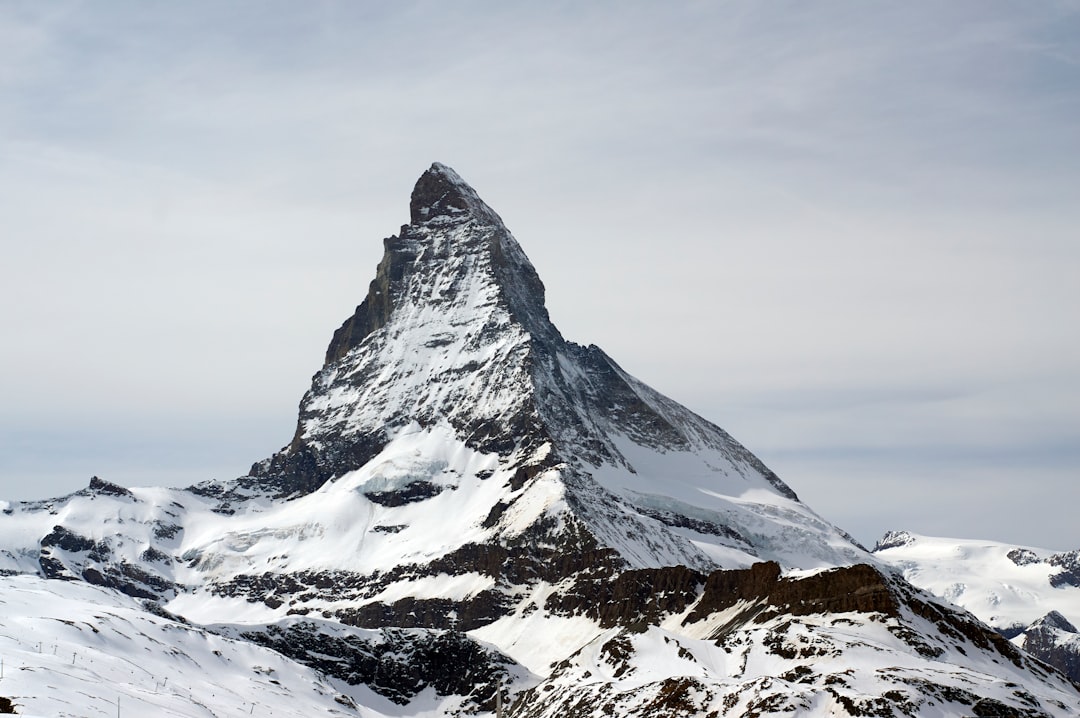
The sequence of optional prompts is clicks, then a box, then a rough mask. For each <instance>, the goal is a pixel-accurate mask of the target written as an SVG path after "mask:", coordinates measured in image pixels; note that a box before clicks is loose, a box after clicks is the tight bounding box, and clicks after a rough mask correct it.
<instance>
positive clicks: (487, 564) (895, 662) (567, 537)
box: [0, 164, 1080, 717]
mask: <svg viewBox="0 0 1080 718" xmlns="http://www.w3.org/2000/svg"><path fill="white" fill-rule="evenodd" d="M410 214H411V221H410V223H409V224H407V225H405V226H403V227H402V228H401V230H400V232H399V233H398V234H397V235H395V236H392V237H390V238H388V239H386V240H385V242H384V243H385V254H384V257H383V259H382V261H381V262H380V264H379V266H378V269H377V271H376V277H375V280H374V281H373V282H372V283H371V285H370V287H369V289H368V291H367V295H366V297H365V298H364V300H363V302H362V303H361V304H360V305H359V306H358V307H357V308H356V311H355V312H354V313H353V315H352V316H351V317H350V318H349V319H348V320H347V321H346V322H345V323H344V324H343V325H342V326H341V328H340V329H338V331H337V332H335V334H334V336H333V339H332V341H331V342H330V346H329V348H328V350H327V353H326V359H325V362H324V364H323V367H322V368H321V370H320V371H319V372H318V373H317V374H316V375H315V376H314V377H313V380H312V385H311V388H310V390H309V391H308V392H307V393H306V394H305V396H304V398H303V400H302V401H301V405H300V414H299V419H298V422H297V427H296V430H295V433H294V435H293V438H292V440H291V441H290V442H289V443H288V445H286V446H285V447H284V448H282V449H281V450H280V451H279V452H277V453H276V454H274V455H273V456H271V457H269V458H267V459H265V460H263V461H259V462H257V463H255V464H254V465H253V466H252V468H251V471H250V473H249V475H247V476H244V477H241V478H239V479H236V480H232V481H217V482H206V483H203V484H199V485H197V486H194V487H190V488H188V489H164V488H131V489H128V488H124V487H120V486H117V485H114V484H112V483H110V482H108V481H105V480H102V479H99V478H96V477H95V478H93V479H91V481H90V483H89V486H88V487H87V488H86V489H83V490H81V491H78V492H76V493H74V494H71V495H69V496H65V497H61V498H57V499H52V500H44V501H36V502H22V503H17V504H15V503H12V504H9V503H5V502H0V575H3V576H7V577H8V578H5V579H4V582H3V583H2V584H0V601H6V602H7V604H8V605H9V606H12V607H15V608H17V611H16V612H15V613H9V614H7V615H5V616H4V617H3V618H0V630H2V631H7V633H6V634H3V635H5V636H7V637H8V638H9V639H10V640H12V641H14V642H15V643H14V644H13V646H14V647H13V650H16V651H21V653H20V655H21V656H22V659H21V660H22V661H23V665H24V667H25V671H26V673H25V677H27V680H25V681H23V682H21V683H18V684H13V685H16V686H18V690H17V691H11V692H8V693H5V692H4V691H5V690H7V689H6V687H5V686H6V685H7V684H5V683H4V682H3V680H4V679H0V696H3V697H5V698H9V699H11V700H12V701H13V702H14V703H15V704H17V705H20V706H23V707H24V708H26V709H27V710H31V711H37V712H39V713H41V714H50V715H52V714H57V711H58V710H59V709H58V708H57V706H58V705H60V703H57V702H56V701H61V702H64V701H66V702H67V703H66V705H74V704H76V703H77V702H78V701H79V700H80V699H79V698H78V696H80V695H82V696H94V697H95V698H94V699H93V700H95V701H97V702H98V704H99V705H100V706H106V707H108V705H110V704H109V703H108V701H109V700H113V699H112V698H101V699H99V698H98V697H97V696H99V694H101V692H102V686H103V685H108V686H109V687H110V690H112V691H113V693H112V694H111V695H114V696H119V695H120V694H121V693H122V694H123V696H124V697H123V698H121V699H120V700H122V701H131V702H138V701H142V703H143V704H144V708H143V712H142V713H141V714H152V713H147V711H153V710H158V711H159V713H161V714H165V713H164V711H165V709H164V708H161V709H160V710H159V709H157V708H152V707H153V706H156V705H158V704H157V703H154V702H153V701H155V700H158V699H157V698H154V699H151V698H150V697H149V694H148V693H147V688H146V681H145V680H142V679H140V680H135V679H134V678H133V679H131V680H130V681H129V682H128V683H123V681H122V680H121V679H122V678H123V675H122V673H114V672H112V669H108V670H106V669H105V668H102V669H101V671H100V672H95V671H94V670H83V671H80V672H71V674H70V676H69V677H68V678H65V679H64V680H63V681H54V683H49V682H48V679H44V678H41V676H45V675H46V674H45V673H42V671H44V670H45V668H44V666H45V664H44V663H42V661H44V659H35V658H34V657H33V655H32V654H33V652H32V651H29V652H28V651H27V650H26V646H27V645H31V644H32V643H33V642H34V639H33V634H34V633H35V632H41V631H44V630H45V627H49V628H50V629H55V630H54V631H53V632H52V633H48V634H47V635H49V636H52V637H53V641H54V645H57V646H59V645H61V643H63V644H64V645H65V651H67V650H68V649H71V652H72V654H73V655H76V654H78V652H79V650H78V648H77V646H76V645H75V644H77V643H78V642H79V641H80V640H81V641H84V642H86V643H87V646H88V648H95V650H101V651H104V652H105V653H109V654H115V653H117V652H122V649H118V648H117V646H128V647H130V648H131V650H134V651H135V652H136V653H138V654H139V656H140V658H142V657H143V654H144V653H145V654H146V656H149V657H150V658H147V659H146V660H147V661H148V665H149V664H154V666H155V667H154V668H152V669H151V672H152V673H154V675H155V677H156V676H157V673H158V672H159V669H158V667H157V666H161V671H160V672H161V673H162V674H164V673H166V672H167V670H166V668H167V664H168V663H169V661H173V660H174V659H172V658H169V656H170V655H172V656H174V658H175V661H179V662H184V663H185V673H184V676H185V678H184V680H185V681H187V682H188V683H189V684H191V685H192V686H194V685H198V686H200V688H198V689H195V688H191V689H190V691H191V692H189V694H188V698H187V699H184V698H168V699H167V702H168V706H169V707H168V710H169V711H172V713H173V714H175V715H205V714H206V713H205V712H202V713H200V712H199V711H201V710H206V711H210V712H211V713H215V714H222V715H232V714H235V713H237V706H238V705H239V706H240V707H241V709H242V707H243V706H244V705H247V706H248V707H249V711H253V710H254V708H255V706H256V705H257V704H258V702H259V700H261V699H260V698H259V697H257V696H255V695H251V694H249V693H250V691H257V690H259V688H258V686H260V685H263V684H264V683H265V681H264V680H263V678H264V677H265V676H266V675H269V674H267V673H266V672H265V671H264V670H262V669H259V670H256V669H255V668H254V667H253V666H256V665H258V666H262V667H263V668H266V667H267V666H270V667H273V670H274V671H275V672H277V673H278V674H280V673H281V672H283V671H287V670H290V669H289V668H287V666H290V665H291V666H293V667H295V670H296V673H295V675H291V676H290V677H289V683H288V685H289V686H290V687H289V688H288V691H289V692H290V695H293V696H294V697H296V700H298V701H308V704H304V705H303V706H301V705H300V704H297V705H296V707H295V708H290V709H289V710H294V711H295V712H292V713H286V714H291V715H297V714H312V713H313V712H319V711H323V712H325V711H326V710H331V711H338V712H342V711H343V712H344V713H345V714H359V715H370V716H378V715H391V714H392V715H429V714H430V715H448V714H456V713H459V712H466V713H469V712H477V711H481V712H483V711H490V710H492V709H493V707H494V704H495V696H496V693H497V691H498V687H499V686H500V685H501V686H505V688H506V692H507V697H508V700H509V699H510V698H512V699H513V705H512V707H510V708H509V714H510V715H514V716H537V717H538V716H547V715H556V714H558V715H567V714H571V715H579V716H593V715H596V716H600V715H611V714H620V715H643V716H644V715H674V714H679V715H720V714H730V715H791V714H804V715H821V714H829V715H896V714H900V715H954V714H956V713H957V712H961V711H966V712H974V713H975V714H977V715H991V714H994V715H997V714H1003V715H1025V716H1027V715H1031V716H1036V715H1037V716H1043V715H1053V716H1075V715H1078V714H1080V709H1078V708H1077V706H1078V705H1080V693H1078V692H1077V690H1076V687H1075V686H1073V685H1072V684H1070V683H1069V682H1068V681H1067V680H1066V679H1065V678H1064V677H1062V676H1061V675H1060V674H1058V673H1056V672H1054V671H1053V670H1052V669H1048V668H1045V667H1043V666H1041V665H1039V664H1037V663H1035V662H1033V661H1031V660H1030V659H1029V658H1027V657H1026V656H1025V655H1024V654H1023V653H1022V652H1021V651H1019V650H1017V649H1016V648H1015V647H1014V646H1013V645H1012V644H1010V643H1009V642H1008V641H1006V640H1004V639H1003V638H1002V637H1001V636H1000V635H998V634H997V633H995V632H994V631H992V630H990V629H989V628H987V627H986V626H983V625H982V624H981V623H979V622H978V621H977V620H976V619H975V618H974V617H973V616H971V615H969V614H966V613H963V612H958V611H957V610H956V609H954V608H952V607H950V605H949V604H947V603H945V602H942V601H940V600H938V599H935V598H933V597H932V596H930V595H929V594H926V593H923V592H921V591H919V590H917V589H915V588H912V587H911V586H910V585H908V584H907V583H906V582H905V581H904V580H903V579H901V578H899V577H897V576H893V575H891V574H890V573H889V572H888V571H887V570H885V569H884V568H883V567H882V565H881V564H879V563H878V562H877V561H876V559H874V557H873V556H871V555H870V554H869V553H867V552H866V551H865V550H864V549H863V548H862V547H860V546H858V545H857V544H856V543H855V542H854V541H852V540H851V538H850V537H849V536H848V535H847V534H846V533H844V532H843V531H842V530H840V529H838V528H836V527H835V526H833V525H832V524H830V523H829V522H828V521H826V520H824V519H822V518H821V517H819V516H817V515H816V514H815V513H814V512H813V511H812V510H811V509H810V508H808V507H807V506H806V505H805V504H803V503H802V502H801V501H799V500H798V497H797V496H796V495H795V493H794V492H793V491H792V490H791V489H790V488H789V487H788V486H787V485H786V484H784V483H783V482H782V481H781V480H780V479H779V478H778V477H777V476H776V475H775V474H773V473H772V472H771V471H770V470H769V469H768V468H766V467H765V466H764V465H763V464H762V463H761V462H760V461H759V460H758V459H757V458H756V457H754V456H753V455H752V454H751V453H750V452H749V451H747V450H746V449H745V448H744V447H743V446H741V445H740V444H738V443H737V442H736V441H735V440H734V439H732V438H731V437H730V436H729V435H728V434H727V433H725V432H724V431H723V430H722V429H720V428H719V427H717V426H715V425H713V424H711V423H709V422H707V421H706V420H704V419H702V418H701V417H698V416H697V415H695V414H693V413H692V412H690V411H688V410H687V409H685V408H683V407H681V406H680V405H678V404H676V403H675V402H673V401H671V400H670V399H668V398H666V397H664V396H662V395H660V394H658V393H657V392H655V391H654V390H652V389H650V388H649V387H647V386H645V385H643V384H642V383H640V382H639V381H637V380H635V379H634V378H632V377H631V376H629V375H628V374H626V372H624V371H623V370H622V369H621V368H620V367H619V366H618V365H617V364H616V363H615V362H614V361H613V360H612V359H610V358H609V357H607V355H605V354H604V353H603V352H602V351H601V350H600V349H598V348H597V347H595V346H589V347H583V346H579V345H577V344H573V343H570V342H568V341H566V340H565V339H563V337H562V336H561V334H560V333H559V332H558V330H557V329H556V328H555V326H554V325H553V324H552V322H551V320H550V318H549V317H548V313H547V310H546V309H545V307H544V287H543V284H542V283H541V282H540V279H539V277H538V276H537V274H536V272H535V270H534V269H533V267H532V265H531V264H530V263H529V261H528V259H527V258H526V257H525V255H524V253H523V252H522V250H521V248H520V247H519V245H518V244H517V242H516V240H515V239H514V238H513V236H512V235H511V234H510V233H509V231H508V230H507V229H506V227H505V226H504V225H503V223H502V221H501V219H500V218H499V217H498V215H497V214H495V212H494V211H492V210H491V209H490V208H489V207H488V206H487V205H485V204H484V203H483V202H482V201H481V200H480V198H479V197H478V196H477V194H476V192H475V191H474V190H473V189H472V188H471V187H469V186H468V185H467V184H466V183H465V182H464V181H463V180H462V179H461V178H460V177H459V176H458V175H457V174H456V173H454V172H453V170H451V169H449V168H447V167H445V166H443V165H439V164H435V165H433V166H432V167H431V168H430V169H429V170H428V171H427V172H425V173H424V175H423V176H422V177H421V178H420V180H419V181H418V182H417V184H416V187H415V189H414V190H413V194H412V201H411V206H410ZM85 584H92V585H93V586H94V587H96V588H91V587H87V586H86V585H85ZM117 592H118V593H120V594H126V596H119V595H116V594H117ZM5 596H10V598H5ZM33 596H45V597H47V600H45V601H43V603H42V604H41V606H42V611H45V613H38V611H37V608H35V599H34V598H33ZM67 602H71V604H72V606H71V608H70V611H71V615H78V616H79V617H80V618H79V619H78V620H75V619H69V618H66V617H64V616H66V613H65V612H66V611H67V610H68V609H67V607H66V606H67ZM86 605H89V606H92V608H91V609H89V612H88V611H87V610H86V609H85V608H78V606H86ZM94 606H101V607H100V608H97V607H94ZM13 610H14V609H13ZM139 611H142V613H139ZM133 612H134V613H133ZM143 614H145V615H143ZM136 615H137V618H136V617H135V616H136ZM9 616H22V618H19V619H17V620H15V619H13V618H10V617H9ZM68 620H71V621H74V623H75V628H76V629H77V632H76V631H69V630H67V629H66V628H63V629H62V628H59V627H58V626H57V625H56V622H57V621H58V622H59V623H60V624H61V625H64V626H68V627H69V628H71V626H69V625H68V624H67V623H65V621H68ZM121 624H123V625H121ZM1054 626H1055V627H1056V626H1058V624H1054ZM132 627H135V628H132ZM181 627H182V628H181ZM1054 630H1058V629H1057V628H1054ZM174 632H183V633H184V635H185V640H187V641H189V642H188V643H182V644H178V645H176V646H174V645H172V644H171V643H170V642H169V641H168V640H166V639H163V638H162V636H166V637H167V636H168V635H171V634H172V633H174ZM102 634H104V635H105V636H107V637H109V638H110V639H111V640H112V642H111V643H109V642H106V643H103V642H102V640H101V638H100V637H101V636H102ZM114 634H117V635H120V636H122V637H123V638H124V639H125V640H119V639H118V638H114ZM42 635H46V634H42ZM0 638H2V636H0ZM39 641H40V639H39ZM200 642H201V643H200ZM206 645H213V646H216V647H215V648H214V649H212V650H211V654H213V655H215V656H217V654H216V653H214V651H220V652H221V653H222V656H226V657H227V659H228V662H229V664H230V666H231V668H229V669H228V670H223V671H222V672H221V673H220V674H219V673H218V672H217V670H216V668H215V666H216V665H217V664H215V662H214V660H213V659H210V658H209V657H208V656H206V655H205V653H206V651H205V646H206ZM200 646H201V647H200ZM256 649H258V650H256ZM57 650H59V649H57ZM265 650H273V651H275V653H274V656H275V658H274V660H275V661H277V663H273V662H272V661H270V660H269V659H267V658H265V657H264V654H263V653H260V652H259V651H265ZM39 655H41V654H39ZM57 655H59V653H58V654H57ZM65 655H66V654H65ZM185 656H186V658H185ZM222 656H217V657H218V658H221V657H222ZM75 660H76V662H77V660H78V659H77V655H76V658H75ZM282 661H285V663H282ZM49 665H50V666H51V665H52V664H49ZM94 665H95V666H96V665H98V664H97V662H96V661H95V664H94ZM102 665H105V663H103V664H102ZM95 670H96V669H95ZM237 671H239V672H240V673H243V678H241V677H239V676H238V675H237V674H236V672H237ZM252 672H254V673H255V674H257V675H254V676H253V675H249V674H251V673H252ZM132 675H134V674H132ZM35 676H37V677H38V678H37V679H34V677H35ZM118 676H119V677H118ZM162 677H164V676H162ZM234 679H235V680H234ZM172 680H173V683H174V685H175V682H176V679H175V678H174V679H172ZM118 681H120V683H118ZM220 681H228V686H222V687H221V691H222V695H225V696H230V697H228V698H227V699H222V700H221V701H220V702H216V701H218V699H217V696H218V685H219V682H220ZM245 681H246V682H245ZM281 684H282V685H284V684H285V681H281ZM156 685H157V684H156V680H155V690H157V689H156ZM50 686H51V687H50ZM226 688H228V690H225V689H226ZM568 689H571V690H568ZM95 691H97V692H95ZM229 691H232V693H229ZM57 692H59V693H57ZM46 694H48V696H47V697H46ZM154 695H157V694H156V693H155V694H154ZM58 696H59V697H58ZM161 700H166V699H161ZM50 701H52V702H50ZM331 702H332V704H333V705H331ZM161 705H165V703H162V704H161ZM147 706H149V707H147ZM200 706H201V707H200ZM2 707H3V704H2V703H0V710H2ZM113 707H115V705H113ZM349 711H352V713H350V712H349ZM980 711H981V712H980ZM98 712H101V711H98ZM239 712H240V713H241V714H242V710H240V711H239ZM70 714H71V715H94V714H95V713H94V712H93V711H90V710H86V711H85V712H84V713H79V712H77V711H75V712H72V713H70ZM102 714H103V715H104V714H107V711H105V712H102Z"/></svg>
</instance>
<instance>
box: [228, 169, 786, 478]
mask: <svg viewBox="0 0 1080 718" xmlns="http://www.w3.org/2000/svg"><path fill="white" fill-rule="evenodd" d="M410 218H411V222H410V224H407V225H404V226H403V227H402V228H401V230H400V232H399V233H398V234H397V235H395V236H392V237H389V238H387V239H385V240H384V241H383V243H384V247H385V252H384V254H383V258H382V260H381V261H380V262H379V265H378V268H377V270H376V274H375V279H374V280H373V281H372V282H371V284H370V286H369V287H368V291H367V295H366V296H365V297H364V300H363V302H361V304H360V305H359V306H358V307H357V308H356V311H355V312H354V313H353V315H352V316H351V317H349V318H348V319H347V320H346V321H345V322H344V323H343V324H342V325H341V327H340V328H338V330H337V331H336V332H335V333H334V336H333V338H332V339H331V341H330V344H329V346H328V348H327V351H326V358H325V361H324V364H323V368H322V370H321V371H320V372H319V374H316V376H315V377H314V379H313V382H312V387H311V389H310V391H308V393H307V394H306V395H305V397H304V399H303V401H302V402H301V406H300V416H299V420H298V422H297V428H296V432H295V434H294V436H293V439H292V441H291V442H290V443H289V445H288V446H286V447H285V448H284V449H282V450H281V451H280V452H278V453H277V454H275V455H274V456H272V457H270V458H269V459H266V460H264V461H261V462H258V463H256V464H255V465H254V466H252V468H251V471H250V476H249V477H245V478H244V479H241V480H240V481H241V484H245V482H246V484H245V485H247V486H248V487H250V488H255V489H257V490H259V491H263V492H268V493H271V494H273V495H277V496H295V495H301V494H306V493H310V492H311V491H314V490H315V489H317V488H318V487H319V486H321V485H322V484H323V483H324V482H325V481H327V480H328V479H330V478H333V477H335V476H340V475H342V474H343V473H346V472H348V471H351V470H354V469H356V468H359V467H360V466H362V465H363V464H364V463H366V462H367V461H369V460H370V459H371V458H372V457H373V456H374V455H375V454H377V453H378V452H379V451H380V450H381V449H382V447H383V446H385V444H386V441H387V435H388V432H392V431H393V430H394V429H395V428H397V427H401V426H404V425H406V424H408V423H409V422H410V421H417V422H419V423H420V424H421V425H424V426H426V425H430V424H435V423H438V422H440V421H449V423H450V424H451V425H452V426H453V427H454V428H455V429H456V430H457V432H458V433H459V435H460V436H461V437H463V438H464V439H465V440H466V442H467V443H468V444H469V445H470V446H471V447H474V448H477V449H480V450H482V451H489V452H494V453H497V454H499V455H500V456H504V457H507V456H510V455H511V454H513V453H515V452H517V453H518V454H527V453H531V452H537V451H539V450H540V448H541V447H544V446H548V447H550V449H551V450H550V451H548V452H547V453H546V456H547V457H548V458H547V459H546V460H545V461H543V462H541V463H539V464H537V462H531V463H532V464H533V465H534V466H541V467H547V466H554V465H556V464H558V463H560V462H564V461H569V460H571V459H584V460H587V461H589V462H591V463H593V464H601V463H605V462H611V463H616V464H618V463H624V462H625V459H623V458H622V457H621V455H620V454H619V452H618V450H616V449H615V447H614V445H613V444H612V439H611V437H612V436H614V435H620V434H621V435H625V436H627V437H629V438H631V439H632V440H633V441H635V442H637V443H639V444H640V445H642V446H648V447H653V448H658V449H663V450H692V448H693V446H695V445H700V444H704V445H707V446H713V447H717V448H720V449H721V450H722V451H724V452H725V453H727V454H729V455H730V456H731V457H732V460H733V461H736V462H738V463H740V464H745V465H747V466H748V467H750V468H751V470H752V471H753V472H755V473H758V474H760V475H761V476H763V477H765V478H766V480H767V481H768V482H769V483H770V484H771V485H772V487H773V488H774V489H775V490H776V491H777V492H778V493H780V494H781V495H782V496H784V497H787V498H791V499H797V497H796V495H795V493H794V492H793V491H792V490H791V489H790V488H789V487H788V486H787V485H786V484H784V483H783V482H782V481H781V480H780V479H779V478H778V477H777V476H776V475H775V474H774V473H773V472H772V471H770V470H769V469H768V468H767V467H765V466H764V465H763V464H762V463H761V462H760V461H759V460H758V459H757V458H756V457H755V456H754V455H753V454H751V453H750V452H749V451H747V450H746V449H745V448H743V447H742V446H741V445H739V444H738V443H737V442H736V441H735V440H734V439H732V438H731V437H730V436H729V435H728V434H727V433H725V432H724V431H723V430H722V429H720V428H719V427H717V426H715V425H713V424H710V423H709V422H707V421H705V420H703V419H701V418H700V417H697V416H696V415H694V414H692V413H691V412H689V411H687V410H686V409H685V408H683V407H681V406H679V405H677V404H675V403H674V402H672V401H671V400H669V399H667V398H665V397H663V396H661V395H659V394H657V393H656V392H654V391H652V390H651V389H649V388H648V387H645V386H644V385H641V384H640V383H638V382H636V381H635V380H633V379H632V378H631V377H629V376H628V375H626V373H625V372H623V370H622V369H621V368H620V367H619V366H618V365H617V364H616V363H615V362H614V361H613V360H612V359H611V358H610V357H608V356H607V355H606V354H604V352H603V351H601V350H600V349H599V348H597V347H595V346H589V347H583V346H579V345H577V344H573V343H570V342H567V341H566V340H565V339H563V337H562V335H561V334H560V333H559V331H558V329H557V328H556V327H555V326H554V325H553V324H552V323H551V320H550V317H549V316H548V312H547V308H546V307H545V303H544V285H543V282H541V281H540V277H539V276H538V275H537V273H536V270H535V269H534V268H533V266H532V264H531V263H530V262H529V260H528V258H527V257H526V256H525V253H524V252H523V251H522V249H521V247H520V246H519V245H518V243H517V241H516V240H515V239H514V237H513V236H512V235H511V234H510V232H509V231H508V230H507V229H506V227H505V226H504V225H503V223H502V220H501V219H500V218H499V216H498V214H496V213H495V212H494V211H493V210H492V209H491V208H490V207H488V206H487V205H486V204H484V202H483V201H482V200H481V199H480V197H479V196H478V195H477V193H476V191H475V190H473V188H472V187H470V186H469V185H468V184H466V183H465V182H464V180H462V179H461V178H460V177H459V176H458V175H457V174H456V173H455V172H454V171H453V170H452V169H450V168H448V167H446V166H444V165H440V164H438V163H436V164H434V165H432V167H431V168H430V169H428V170H427V171H426V172H425V173H424V174H423V175H422V176H421V177H420V179H419V180H418V181H417V183H416V186H415V188H414V189H413V193H412V198H411V201H410ZM403 343H408V344H409V345H410V346H408V347H407V352H406V356H405V359H406V360H407V361H405V362H402V354H401V351H402V344H403ZM410 353H411V355H412V358H411V360H410V358H409V356H408V354H410ZM467 356H475V357H476V360H475V361H471V362H470V361H466V360H464V359H461V357H467ZM409 361H411V362H412V363H411V364H409ZM418 379H422V380H424V381H429V385H430V386H438V387H440V388H441V389H440V393H438V396H437V397H434V396H429V393H428V392H425V391H424V390H422V389H420V388H417V389H416V390H415V393H414V394H412V395H410V393H409V392H408V391H406V390H404V389H403V388H402V387H400V386H398V387H394V386H393V385H391V384H388V383H387V382H389V381H395V380H397V381H399V382H401V383H405V382H408V381H414V383H415V380H418ZM402 380H403V381H402ZM478 387H482V388H483V391H478V389H477V388H478ZM391 389H393V390H394V391H391ZM347 393H349V394H351V395H354V396H356V397H358V399H357V405H358V406H359V405H360V404H361V403H366V404H368V405H369V406H370V407H371V409H370V411H367V412H365V411H363V410H362V408H357V407H346V406H343V405H342V403H341V401H339V400H338V399H335V398H334V397H340V396H342V395H344V394H347ZM492 395H495V398H494V399H493V398H492ZM334 402H337V403H334Z"/></svg>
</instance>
